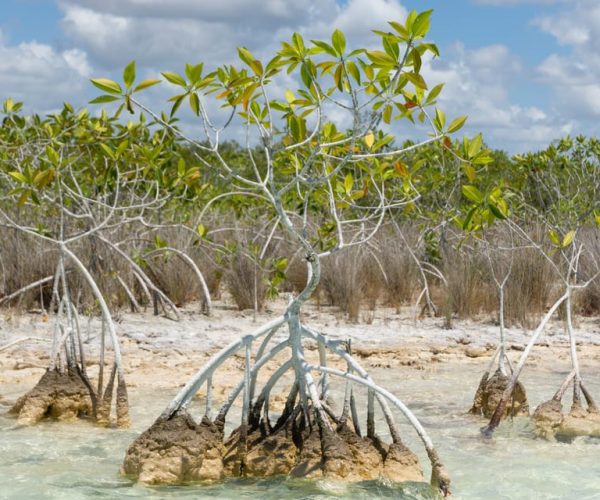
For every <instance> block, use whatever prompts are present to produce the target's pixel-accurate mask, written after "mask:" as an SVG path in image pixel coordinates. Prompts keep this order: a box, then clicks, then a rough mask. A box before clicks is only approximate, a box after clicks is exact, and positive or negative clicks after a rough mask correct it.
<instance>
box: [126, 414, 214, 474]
mask: <svg viewBox="0 0 600 500" xmlns="http://www.w3.org/2000/svg"><path fill="white" fill-rule="evenodd" d="M223 452H224V448H223V433H222V430H221V429H220V428H219V427H218V426H216V425H215V424H213V423H212V422H211V421H210V420H208V419H206V418H205V419H203V420H202V422H201V423H200V424H196V423H195V422H194V421H193V419H192V418H191V417H190V416H189V415H188V414H187V413H185V412H181V413H179V414H177V415H175V416H174V417H172V418H171V419H169V420H157V421H156V422H155V423H154V424H153V425H152V426H151V427H150V428H149V429H148V430H146V431H145V432H144V433H142V434H141V435H140V436H139V437H138V438H137V439H136V440H135V441H134V442H133V443H132V444H131V446H129V448H128V449H127V452H126V455H125V460H124V462H123V466H122V468H121V472H122V473H123V474H125V475H127V476H130V477H132V478H135V479H137V480H138V481H140V482H142V483H145V484H182V483H190V482H197V481H217V480H220V479H223V477H224V473H223Z"/></svg>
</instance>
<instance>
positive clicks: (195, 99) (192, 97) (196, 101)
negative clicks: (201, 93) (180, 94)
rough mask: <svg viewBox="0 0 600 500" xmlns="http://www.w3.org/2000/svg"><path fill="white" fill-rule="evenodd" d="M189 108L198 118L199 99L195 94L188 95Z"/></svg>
mask: <svg viewBox="0 0 600 500" xmlns="http://www.w3.org/2000/svg"><path fill="white" fill-rule="evenodd" d="M190 108H192V111H193V112H194V114H195V115H196V116H200V99H199V98H198V94H196V92H192V93H191V94H190Z"/></svg>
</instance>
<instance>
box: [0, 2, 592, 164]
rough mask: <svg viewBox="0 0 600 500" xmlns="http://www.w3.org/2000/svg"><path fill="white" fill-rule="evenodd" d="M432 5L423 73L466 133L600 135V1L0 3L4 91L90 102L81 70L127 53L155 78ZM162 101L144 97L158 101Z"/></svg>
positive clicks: (39, 102)
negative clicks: (240, 49) (432, 55)
mask: <svg viewBox="0 0 600 500" xmlns="http://www.w3.org/2000/svg"><path fill="white" fill-rule="evenodd" d="M428 8H433V9H434V15H433V19H432V28H431V32H430V38H431V39H432V40H433V41H435V42H436V43H437V44H438V46H439V47H440V50H441V53H442V57H441V59H440V60H436V61H431V62H428V63H427V64H426V66H425V68H424V71H425V74H426V77H427V78H428V81H431V82H434V81H435V82H437V81H445V82H446V89H445V92H444V94H443V97H442V98H441V100H440V105H441V106H442V107H443V108H444V110H445V111H446V112H447V114H449V115H459V114H468V115H469V117H470V119H469V122H468V123H469V125H468V127H467V128H466V132H467V133H475V132H478V131H482V132H483V133H484V136H485V138H486V141H487V142H488V144H489V145H490V146H492V147H498V148H502V149H506V150H508V151H510V152H519V151H524V150H529V149H536V148H542V147H544V146H545V145H546V144H548V143H549V142H550V141H551V140H553V139H556V138H558V137H561V136H564V135H566V134H567V133H570V134H578V133H583V134H586V135H597V134H598V133H599V132H600V130H599V128H600V125H599V123H600V120H599V118H600V2H598V1H597V0H345V1H343V2H341V1H339V0H338V1H336V0H304V1H301V0H295V1H292V0H220V1H219V2H215V1H214V0H168V1H167V0H56V1H54V0H0V98H6V97H13V98H15V99H18V100H23V101H25V103H26V111H28V112H37V113H45V112H49V111H52V110H55V109H57V108H58V107H60V105H61V103H62V102H63V101H65V100H66V101H69V102H72V103H73V104H75V105H76V106H85V105H86V103H87V101H88V100H89V99H90V98H91V97H93V96H94V95H95V91H94V89H93V88H92V87H91V85H90V84H89V78H90V77H94V76H117V75H118V73H119V72H120V70H121V68H122V67H123V66H124V65H125V64H126V63H127V62H128V61H129V60H131V59H136V60H137V61H138V66H139V69H138V72H139V73H140V74H141V75H142V76H155V75H157V74H158V72H159V71H161V70H166V69H178V68H180V67H182V65H183V64H184V63H185V62H197V61H200V60H205V61H207V63H208V64H210V65H216V64H220V63H224V62H228V61H230V60H231V59H232V57H234V56H235V48H236V47H237V46H241V45H244V46H247V47H249V48H250V49H251V50H253V51H254V52H255V53H257V54H259V55H260V54H264V55H265V56H267V55H269V54H271V53H272V51H273V50H275V49H276V48H277V47H278V42H279V40H281V39H284V38H285V37H287V36H289V34H290V33H292V32H293V31H300V32H302V33H306V34H307V37H326V36H327V34H328V33H329V32H330V31H331V30H332V29H333V28H334V27H339V28H341V29H342V30H344V31H345V32H346V34H347V37H348V38H349V40H350V43H353V44H355V45H360V44H365V43H369V40H370V37H369V35H370V33H369V30H370V29H375V28H381V27H383V26H385V23H386V21H387V20H392V19H399V18H402V17H403V16H405V15H406V12H407V11H408V10H410V9H418V10H425V9H428ZM162 97H163V96H161V94H160V92H156V93H154V94H149V99H151V100H152V99H155V100H156V102H153V103H152V104H153V105H154V107H157V108H161V107H162V104H161V102H160V99H162Z"/></svg>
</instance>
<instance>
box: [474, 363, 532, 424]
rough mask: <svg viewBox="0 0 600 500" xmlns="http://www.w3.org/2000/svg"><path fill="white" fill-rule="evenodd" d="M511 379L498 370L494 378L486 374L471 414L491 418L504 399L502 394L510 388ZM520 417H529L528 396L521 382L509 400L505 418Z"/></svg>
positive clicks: (482, 379) (480, 383)
mask: <svg viewBox="0 0 600 500" xmlns="http://www.w3.org/2000/svg"><path fill="white" fill-rule="evenodd" d="M508 381H509V378H508V377H507V376H506V375H503V374H502V373H501V372H500V370H497V371H496V373H494V375H493V376H492V377H489V376H488V374H487V373H486V374H484V375H483V377H482V378H481V381H480V382H479V387H478V388H477V392H476V393H475V397H474V399H473V406H472V407H471V409H470V410H469V413H472V414H473V415H478V416H483V417H485V418H491V416H492V415H493V414H494V411H495V410H496V407H497V406H498V403H499V402H500V399H501V398H502V393H503V392H504V390H505V389H506V387H507V386H508ZM519 415H524V416H528V415H529V403H528V402H527V394H526V393H525V388H524V387H523V384H521V382H517V384H516V385H515V389H514V391H513V393H512V396H511V398H510V399H509V400H508V404H507V405H506V410H505V413H504V417H508V416H511V417H516V416H519Z"/></svg>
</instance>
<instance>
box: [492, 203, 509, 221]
mask: <svg viewBox="0 0 600 500" xmlns="http://www.w3.org/2000/svg"><path fill="white" fill-rule="evenodd" d="M488 207H489V209H490V211H491V212H492V214H494V217H496V218H497V219H500V220H505V219H506V215H505V214H504V213H503V212H502V210H500V207H498V206H497V205H495V204H494V203H488Z"/></svg>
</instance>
